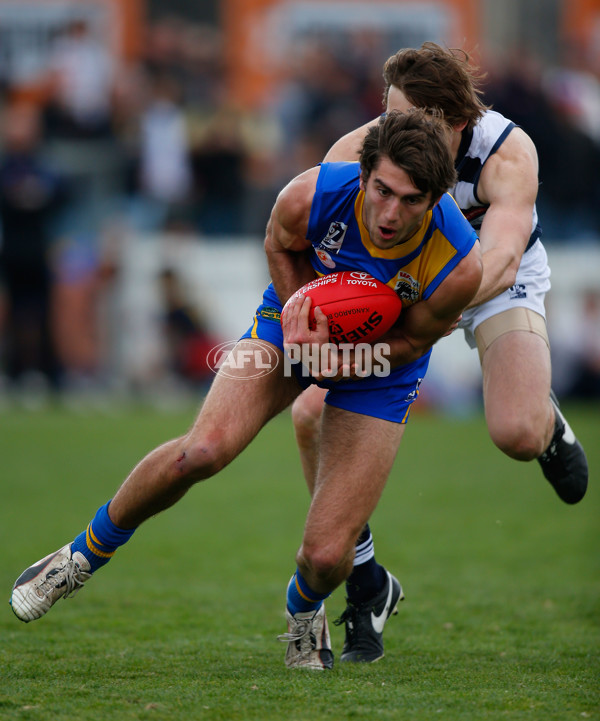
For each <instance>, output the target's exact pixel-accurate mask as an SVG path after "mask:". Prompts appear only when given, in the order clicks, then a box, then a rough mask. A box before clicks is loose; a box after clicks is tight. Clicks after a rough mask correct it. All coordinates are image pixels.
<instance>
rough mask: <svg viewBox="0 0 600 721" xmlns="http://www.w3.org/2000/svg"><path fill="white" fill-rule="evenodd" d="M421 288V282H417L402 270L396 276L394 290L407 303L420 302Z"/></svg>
mask: <svg viewBox="0 0 600 721" xmlns="http://www.w3.org/2000/svg"><path fill="white" fill-rule="evenodd" d="M420 287H421V284H420V283H419V281H418V280H415V278H413V277H412V275H410V273H406V272H404V271H402V270H401V271H400V272H399V273H398V275H397V276H396V284H395V285H394V290H395V291H396V293H398V295H399V296H400V298H401V299H402V301H404V302H405V303H415V302H416V301H417V300H419V288H420Z"/></svg>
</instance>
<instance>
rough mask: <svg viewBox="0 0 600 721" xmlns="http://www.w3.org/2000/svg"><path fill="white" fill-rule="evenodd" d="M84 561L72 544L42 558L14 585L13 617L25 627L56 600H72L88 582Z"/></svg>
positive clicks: (88, 569) (89, 574) (87, 567)
mask: <svg viewBox="0 0 600 721" xmlns="http://www.w3.org/2000/svg"><path fill="white" fill-rule="evenodd" d="M91 575H92V574H91V573H90V564H89V563H88V560H87V558H86V557H85V556H84V555H83V554H82V553H79V552H78V551H76V552H75V553H73V554H72V553H71V544H70V543H69V544H67V545H66V546H63V547H62V548H61V549H60V550H58V551H56V552H55V553H51V554H50V555H49V556H46V558H42V559H41V560H40V561H38V562H37V563H34V564H33V566H30V567H29V568H28V569H26V570H25V571H23V573H22V574H21V575H20V576H19V578H17V580H16V581H15V585H14V586H13V592H12V596H11V599H10V605H11V606H12V610H13V612H14V614H15V616H16V617H17V618H19V619H21V621H24V622H25V623H28V622H29V621H35V620H36V619H37V618H41V617H42V616H43V615H44V614H46V613H48V611H49V610H50V608H51V607H52V606H53V605H54V604H55V603H56V602H57V601H58V599H59V598H68V597H69V596H73V595H74V594H75V593H77V591H79V589H80V588H81V587H82V586H83V584H84V583H85V582H86V581H87V580H88V578H91Z"/></svg>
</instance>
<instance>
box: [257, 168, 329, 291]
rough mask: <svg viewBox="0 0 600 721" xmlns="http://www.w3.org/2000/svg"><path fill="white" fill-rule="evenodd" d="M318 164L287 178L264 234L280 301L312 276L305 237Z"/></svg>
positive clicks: (274, 283) (307, 242) (308, 244)
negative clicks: (287, 181) (291, 178)
mask: <svg viewBox="0 0 600 721" xmlns="http://www.w3.org/2000/svg"><path fill="white" fill-rule="evenodd" d="M318 175H319V169H318V168H311V169H310V170H307V171H305V172H304V173H302V174H301V175H299V176H297V177H296V178H294V179H293V180H292V181H290V182H289V183H288V184H287V185H286V187H285V188H284V189H283V190H282V191H281V193H279V195H278V197H277V200H276V201H275V205H274V206H273V210H272V211H271V217H270V218H269V222H268V224H267V232H266V236H265V244H264V245H265V253H266V255H267V261H268V264H269V272H270V274H271V280H272V281H273V286H274V288H275V290H276V292H277V295H278V296H279V299H280V300H281V302H282V303H285V302H286V300H287V299H288V298H289V297H290V296H291V295H292V294H293V293H295V292H296V291H297V290H298V288H300V287H301V286H303V285H304V284H305V283H308V281H310V280H312V279H313V278H314V277H315V272H314V270H313V268H312V265H311V264H310V254H309V251H310V247H311V244H310V241H309V240H307V238H306V233H307V231H308V221H309V217H310V208H311V205H312V200H313V196H314V192H315V187H316V183H317V177H318Z"/></svg>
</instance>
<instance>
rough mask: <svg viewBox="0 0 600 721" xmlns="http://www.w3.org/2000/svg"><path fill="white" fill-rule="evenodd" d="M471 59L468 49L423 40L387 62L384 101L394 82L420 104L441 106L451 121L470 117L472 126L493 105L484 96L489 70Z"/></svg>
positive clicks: (448, 121)
mask: <svg viewBox="0 0 600 721" xmlns="http://www.w3.org/2000/svg"><path fill="white" fill-rule="evenodd" d="M470 60H471V59H470V57H469V55H468V53H466V52H465V51H464V50H460V49H456V48H455V49H446V48H443V47H441V46H440V45H437V44H436V43H432V42H426V43H423V45H421V47H420V48H419V49H418V50H417V49H414V48H405V49H404V50H399V51H398V52H397V53H396V54H395V55H392V56H391V57H390V58H388V59H387V61H386V63H385V65H384V66H383V79H384V80H385V90H384V94H383V101H384V103H385V104H386V105H387V101H388V95H389V91H390V86H392V85H394V86H395V87H396V88H398V89H399V90H401V91H402V92H403V93H404V95H405V96H406V98H407V99H408V100H409V101H410V102H412V103H414V104H415V106H416V107H418V108H438V109H440V110H441V111H442V112H443V113H444V117H445V119H446V122H447V123H449V124H450V125H458V124H459V123H461V122H464V121H465V120H466V121H467V128H469V129H471V128H472V127H473V126H474V125H475V124H476V123H477V121H478V120H479V118H480V117H481V116H482V115H483V113H484V112H485V111H486V110H487V109H488V108H489V106H487V105H485V104H484V102H483V100H482V95H483V91H482V90H481V82H482V80H483V78H484V77H485V73H482V72H480V70H479V68H478V67H477V66H476V65H473V64H472V63H471V62H470Z"/></svg>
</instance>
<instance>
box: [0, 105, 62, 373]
mask: <svg viewBox="0 0 600 721" xmlns="http://www.w3.org/2000/svg"><path fill="white" fill-rule="evenodd" d="M40 134H41V119H40V114H39V111H38V110H37V108H36V107H34V106H31V105H24V104H19V105H15V106H12V107H9V108H8V109H7V111H6V112H5V115H4V118H3V142H4V153H3V157H2V160H1V161H0V227H1V234H2V239H1V243H0V280H1V282H2V284H3V286H4V292H5V295H6V305H7V311H6V312H7V317H6V328H5V333H4V346H5V364H6V371H7V374H8V376H9V378H10V379H11V380H12V381H15V382H18V383H20V384H21V385H24V386H27V385H28V384H31V383H33V382H35V383H36V384H37V385H39V382H40V381H43V383H44V384H46V385H48V384H49V385H51V386H54V387H55V386H56V385H57V383H58V375H59V374H58V367H57V361H56V355H55V349H54V344H53V341H52V337H51V331H50V317H49V312H50V311H49V309H50V296H51V288H52V279H51V275H52V273H51V263H50V246H51V241H52V222H53V220H54V218H55V214H56V212H57V211H58V209H59V207H60V205H61V202H62V200H63V198H64V187H63V186H62V183H61V180H60V178H59V177H58V175H57V174H56V173H55V172H54V170H53V169H51V168H49V167H47V166H46V164H45V163H44V162H43V161H42V159H41V157H40V154H39V144H40V141H41V135H40Z"/></svg>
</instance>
